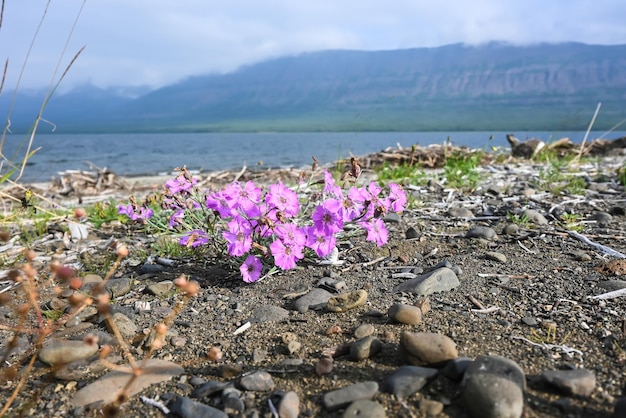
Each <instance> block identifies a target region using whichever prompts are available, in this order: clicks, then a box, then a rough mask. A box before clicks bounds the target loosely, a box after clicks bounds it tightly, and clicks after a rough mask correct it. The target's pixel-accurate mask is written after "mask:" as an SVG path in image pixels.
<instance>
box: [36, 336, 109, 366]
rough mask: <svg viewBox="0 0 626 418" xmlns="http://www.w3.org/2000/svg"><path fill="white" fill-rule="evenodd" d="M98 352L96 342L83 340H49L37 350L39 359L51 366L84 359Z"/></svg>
mask: <svg viewBox="0 0 626 418" xmlns="http://www.w3.org/2000/svg"><path fill="white" fill-rule="evenodd" d="M97 352H98V344H85V343H84V342H83V341H68V340H51V341H50V342H48V343H46V344H44V345H43V347H42V348H41V350H40V351H39V360H41V361H42V362H44V363H46V364H49V365H51V366H54V365H59V364H67V363H71V362H73V361H78V360H84V359H86V358H88V357H91V356H93V355H94V354H96V353H97Z"/></svg>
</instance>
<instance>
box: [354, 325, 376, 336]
mask: <svg viewBox="0 0 626 418" xmlns="http://www.w3.org/2000/svg"><path fill="white" fill-rule="evenodd" d="M374 332H376V328H374V325H372V324H361V325H359V326H358V327H357V328H356V329H355V330H354V337H355V338H364V337H369V336H370V335H372V334H373V333H374Z"/></svg>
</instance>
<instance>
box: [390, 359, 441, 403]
mask: <svg viewBox="0 0 626 418" xmlns="http://www.w3.org/2000/svg"><path fill="white" fill-rule="evenodd" d="M437 373H438V371H437V369H430V368H426V367H419V366H402V367H400V368H399V369H398V370H396V372H395V373H393V374H392V375H390V376H388V377H387V378H386V379H385V383H384V384H383V391H384V392H387V393H392V394H393V395H395V396H396V398H398V399H399V400H402V399H405V398H408V397H409V396H411V395H413V394H414V393H416V392H417V391H419V390H420V389H421V388H423V387H424V386H425V385H426V383H428V382H429V381H430V380H432V379H433V378H434V377H435V376H436V375H437Z"/></svg>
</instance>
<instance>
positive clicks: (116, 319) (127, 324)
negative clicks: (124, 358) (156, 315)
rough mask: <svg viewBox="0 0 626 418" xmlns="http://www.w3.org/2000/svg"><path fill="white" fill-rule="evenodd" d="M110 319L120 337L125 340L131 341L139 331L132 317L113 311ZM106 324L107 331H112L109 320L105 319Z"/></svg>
mask: <svg viewBox="0 0 626 418" xmlns="http://www.w3.org/2000/svg"><path fill="white" fill-rule="evenodd" d="M111 321H112V322H113V323H114V324H115V327H117V329H118V331H119V332H120V334H121V335H122V337H123V338H124V339H125V340H127V341H131V340H132V339H133V338H135V336H136V335H137V333H138V332H139V328H138V327H137V325H135V323H134V322H133V321H132V319H130V318H129V317H127V316H126V315H124V314H123V313H120V312H116V313H114V314H113V316H112V317H111ZM106 325H107V329H108V330H109V332H111V333H113V332H114V331H113V328H112V326H111V325H110V323H109V321H106Z"/></svg>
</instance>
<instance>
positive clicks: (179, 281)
mask: <svg viewBox="0 0 626 418" xmlns="http://www.w3.org/2000/svg"><path fill="white" fill-rule="evenodd" d="M174 284H175V285H176V287H178V288H180V289H184V288H185V286H187V278H186V277H185V276H184V275H182V276H179V277H177V278H176V279H174Z"/></svg>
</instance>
